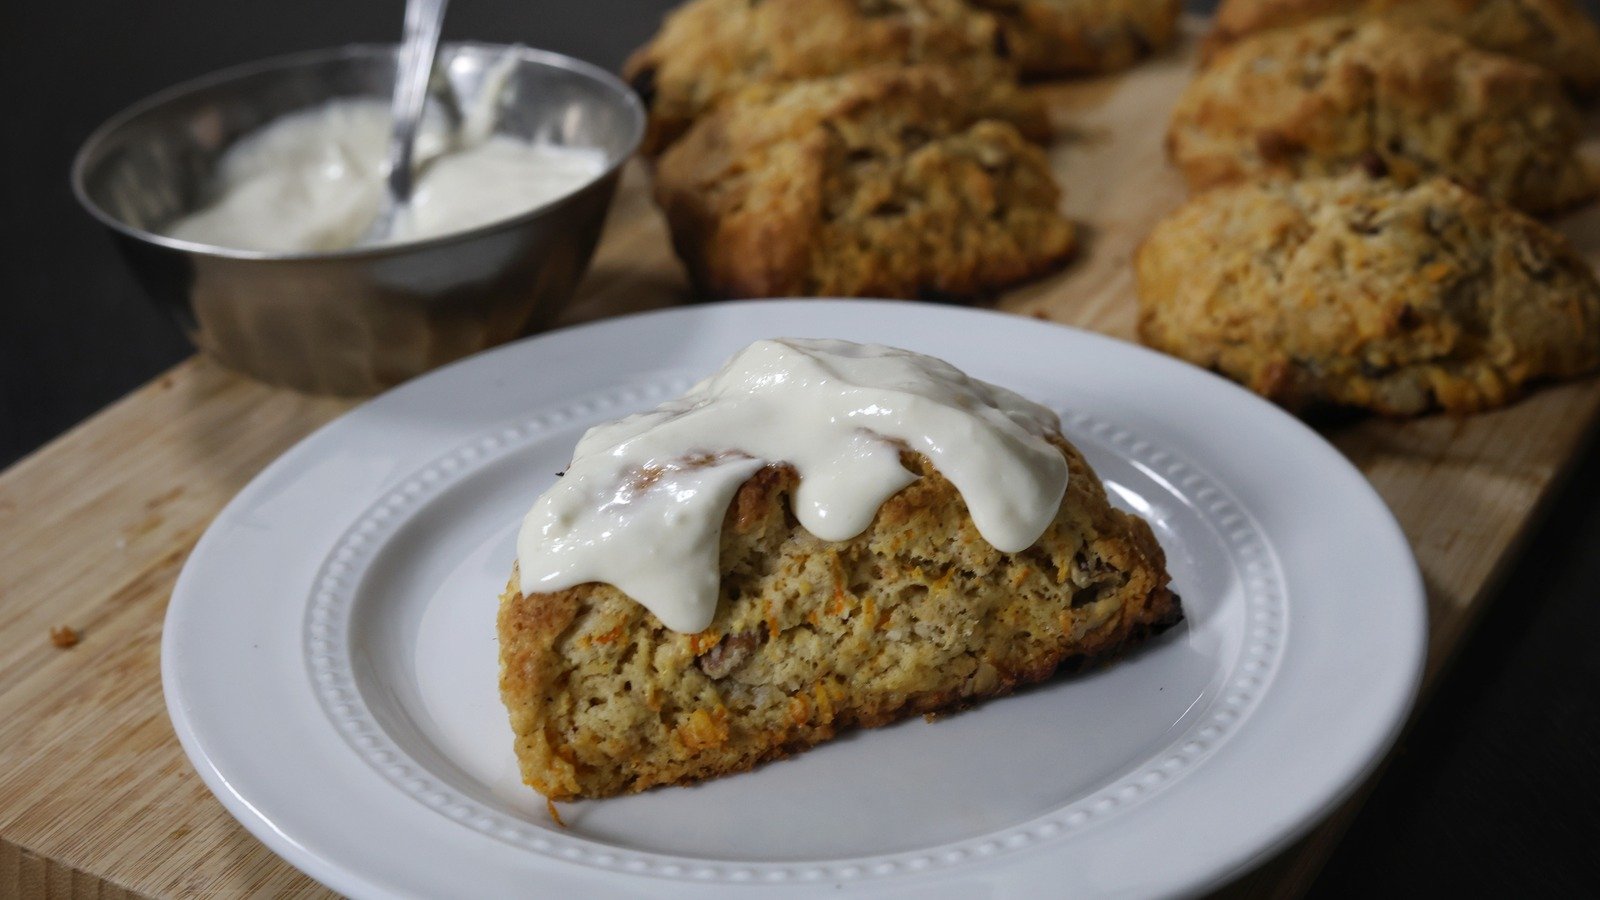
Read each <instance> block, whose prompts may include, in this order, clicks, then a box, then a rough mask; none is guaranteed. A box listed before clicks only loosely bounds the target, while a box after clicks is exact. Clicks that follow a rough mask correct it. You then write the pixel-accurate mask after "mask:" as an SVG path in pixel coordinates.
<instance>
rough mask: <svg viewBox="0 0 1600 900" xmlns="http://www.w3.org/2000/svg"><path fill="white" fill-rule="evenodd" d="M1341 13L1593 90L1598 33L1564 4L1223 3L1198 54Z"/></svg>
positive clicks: (1599, 64) (1598, 83) (1599, 55)
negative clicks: (1449, 40) (1529, 66)
mask: <svg viewBox="0 0 1600 900" xmlns="http://www.w3.org/2000/svg"><path fill="white" fill-rule="evenodd" d="M1347 14H1348V15H1357V16H1363V17H1382V18H1385V19H1388V20H1389V21H1392V22H1401V23H1404V24H1407V25H1421V26H1424V27H1427V28H1434V29H1437V30H1439V31H1448V32H1450V33H1451V34H1455V35H1458V36H1460V37H1462V38H1464V39H1465V40H1466V41H1467V42H1468V43H1470V44H1472V45H1473V46H1474V47H1478V48H1480V49H1483V50H1492V51H1494V52H1495V53H1504V54H1505V55H1507V56H1515V57H1517V58H1518V59H1524V60H1527V61H1528V62H1531V63H1537V64H1539V65H1541V66H1544V67H1546V68H1548V69H1553V70H1555V72H1556V73H1557V74H1558V75H1560V76H1561V77H1562V79H1564V80H1565V81H1566V82H1567V84H1568V85H1569V86H1570V87H1572V88H1573V89H1574V90H1576V91H1578V92H1580V93H1585V94H1592V93H1594V92H1595V91H1596V90H1597V89H1600V26H1596V24H1595V23H1594V21H1593V20H1591V19H1590V18H1589V17H1588V16H1586V15H1584V12H1583V10H1582V9H1579V8H1578V4H1575V3H1573V2H1572V0H1223V2H1222V3H1220V4H1218V6H1217V14H1216V16H1214V17H1213V18H1212V23H1213V25H1212V29H1211V33H1210V34H1209V35H1207V36H1206V40H1205V44H1204V45H1203V46H1202V48H1201V53H1202V56H1203V57H1204V58H1206V59H1209V58H1211V57H1212V56H1214V55H1216V54H1217V53H1219V52H1221V50H1222V48H1224V47H1226V46H1228V45H1229V44H1232V43H1234V42H1236V41H1238V40H1240V39H1242V38H1245V37H1248V36H1249V35H1252V34H1256V33H1258V32H1262V31H1268V30H1270V29H1274V28H1283V27H1285V26H1289V25H1298V24H1300V23H1302V22H1309V21H1312V20H1314V19H1320V18H1323V17H1325V16H1333V15H1347Z"/></svg>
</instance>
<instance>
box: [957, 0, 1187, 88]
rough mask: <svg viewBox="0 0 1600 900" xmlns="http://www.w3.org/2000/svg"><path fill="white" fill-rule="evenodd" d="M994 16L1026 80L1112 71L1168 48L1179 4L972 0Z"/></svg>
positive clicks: (1173, 0)
mask: <svg viewBox="0 0 1600 900" xmlns="http://www.w3.org/2000/svg"><path fill="white" fill-rule="evenodd" d="M971 2H972V4H973V5H974V6H978V7H981V8H983V9H986V10H988V11H990V12H992V13H994V14H995V16H996V18H998V19H999V21H1000V26H1001V28H1003V29H1004V32H1005V41H1006V46H1007V48H1008V49H1009V53H1010V56H1011V58H1012V59H1013V60H1014V61H1015V62H1016V64H1017V66H1018V68H1020V69H1021V70H1022V73H1023V74H1024V75H1030V76H1039V77H1049V76H1055V75H1080V74H1088V73H1095V72H1113V71H1116V70H1118V69H1125V68H1127V67H1129V66H1131V65H1133V64H1134V63H1136V62H1138V61H1139V60H1140V59H1142V58H1144V57H1145V56H1148V55H1149V54H1151V53H1157V52H1160V51H1162V50H1165V49H1166V48H1167V47H1170V46H1172V42H1173V40H1174V39H1175V38H1176V37H1177V35H1178V14H1179V13H1180V12H1182V10H1183V3H1182V2H1181V0H971Z"/></svg>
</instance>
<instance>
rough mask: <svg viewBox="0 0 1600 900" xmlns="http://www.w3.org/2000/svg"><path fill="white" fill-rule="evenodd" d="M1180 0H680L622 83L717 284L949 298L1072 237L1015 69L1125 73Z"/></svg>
mask: <svg viewBox="0 0 1600 900" xmlns="http://www.w3.org/2000/svg"><path fill="white" fill-rule="evenodd" d="M1178 10H1179V3H1178V0H761V2H751V0H691V2H689V3H686V4H685V5H683V6H682V7H679V8H678V9H677V10H675V11H674V12H673V13H672V14H670V15H669V16H668V17H667V19H666V21H665V22H664V23H663V26H662V28H661V30H660V32H659V33H658V34H657V35H656V37H655V38H654V39H652V40H651V42H650V43H649V44H647V45H646V46H644V47H643V48H641V49H640V50H639V51H638V52H637V53H635V54H634V56H633V57H632V59H630V60H629V62H628V64H627V66H626V67H625V71H624V74H625V76H626V77H627V78H628V79H629V81H630V83H631V84H633V86H634V88H635V89H636V90H637V91H638V92H639V94H640V96H641V97H642V98H643V99H644V101H645V104H646V105H647V106H648V108H649V110H650V124H649V128H648V132H647V134H646V138H645V143H644V148H643V152H644V154H645V156H646V157H647V158H649V159H651V160H652V161H653V164H654V175H655V196H656V200H657V202H658V203H659V205H660V206H661V208H662V210H663V212H664V213H665V215H666V218H667V223H668V225H669V227H670V229H671V232H672V239H673V244H674V246H675V248H676V249H677V252H678V255H679V256H680V257H681V258H682V259H683V261H684V263H685V265H686V267H687V268H688V270H689V273H690V275H691V276H692V278H693V280H694V282H695V285H696V287H697V288H698V290H699V291H700V292H701V293H703V294H705V295H707V296H711V297H762V296H823V295H827V296H878V297H902V298H924V299H947V298H963V297H970V296H976V295H981V294H985V293H988V292H990V291H993V290H995V289H998V288H1001V287H1004V286H1006V285H1009V284H1012V283H1015V282H1018V281H1022V280H1025V279H1028V278H1032V277H1036V276H1038V275H1040V274H1042V273H1044V272H1047V271H1049V270H1051V269H1053V268H1055V267H1056V266H1058V265H1060V264H1061V263H1063V262H1064V261H1065V260H1067V259H1068V258H1069V257H1070V256H1071V255H1072V253H1073V252H1074V250H1075V248H1076V243H1077V238H1076V234H1075V229H1074V227H1073V224H1072V223H1071V222H1070V221H1069V220H1067V219H1066V218H1065V217H1063V216H1062V215H1061V214H1060V212H1059V211H1058V206H1059V199H1060V188H1059V187H1058V186H1057V184H1056V182H1055V179H1054V177H1053V176H1052V174H1051V172H1050V167H1049V163H1048V160H1047V158H1046V155H1045V151H1044V148H1043V146H1042V144H1043V143H1044V142H1046V141H1048V140H1049V137H1050V123H1049V117H1048V115H1047V114H1046V111H1045V110H1044V108H1043V107H1042V106H1041V105H1040V104H1039V102H1038V101H1037V100H1036V99H1035V98H1033V97H1031V96H1030V95H1029V94H1028V93H1027V92H1026V91H1024V90H1023V89H1021V88H1020V87H1019V84H1018V79H1019V78H1021V77H1042V76H1056V75H1063V74H1073V73H1084V72H1098V71H1106V70H1110V69H1115V68H1120V67H1123V66H1127V65H1130V64H1131V63H1133V62H1134V61H1135V60H1137V59H1138V58H1140V57H1141V56H1143V55H1145V54H1147V53H1149V52H1150V51H1152V50H1154V49H1159V48H1161V47H1164V46H1166V45H1167V44H1169V43H1171V41H1172V40H1173V38H1174V36H1175V33H1176V20H1177V15H1178Z"/></svg>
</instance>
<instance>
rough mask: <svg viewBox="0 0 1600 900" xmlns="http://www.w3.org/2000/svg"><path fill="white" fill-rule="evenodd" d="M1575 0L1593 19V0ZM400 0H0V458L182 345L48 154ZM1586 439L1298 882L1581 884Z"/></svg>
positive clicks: (600, 24)
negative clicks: (1341, 838)
mask: <svg viewBox="0 0 1600 900" xmlns="http://www.w3.org/2000/svg"><path fill="white" fill-rule="evenodd" d="M669 5H671V4H670V3H668V2H665V0H588V2H563V3H556V2H537V0H493V2H490V0H456V2H455V3H454V4H453V7H452V9H451V10H450V19H449V22H448V24H447V26H446V28H445V37H446V39H447V40H448V39H450V38H471V39H478V40H487V41H501V42H507V43H512V42H521V43H526V44H530V45H533V46H538V47H545V48H549V49H553V50H558V51H561V52H565V53H570V54H572V55H574V56H579V57H582V58H585V59H588V60H591V61H593V62H596V63H599V64H601V65H604V66H607V67H610V68H615V67H616V66H617V65H618V64H619V63H620V62H621V60H622V58H623V57H624V56H625V55H626V53H627V52H628V50H629V49H630V48H632V47H633V46H635V45H636V44H638V43H640V42H641V41H643V40H644V39H645V38H646V37H647V36H648V35H649V34H650V33H651V32H652V31H653V30H654V28H655V26H656V23H657V21H658V19H659V16H660V13H661V11H662V10H663V9H665V8H666V7H668V6H669ZM1587 5H1588V6H1589V9H1590V11H1591V13H1593V12H1594V11H1595V9H1596V6H1597V5H1600V0H1587ZM401 7H402V4H401V2H400V0H389V2H355V0H346V2H334V3H330V2H316V0H231V2H230V0H221V2H219V0H167V2H159V3H158V2H150V0H137V2H127V0H124V2H109V0H81V2H59V0H56V2H51V0H29V2H22V0H3V2H0V86H3V87H4V88H5V97H6V110H7V113H8V115H7V117H6V119H5V121H4V122H3V124H0V466H4V465H8V464H9V463H10V462H12V461H14V460H15V459H17V458H19V457H20V456H22V455H24V454H26V453H28V452H31V451H32V450H33V449H35V448H37V447H38V446H40V445H41V444H43V443H44V442H46V441H48V440H49V439H50V438H52V437H54V436H55V435H57V434H59V433H60V432H62V431H63V430H65V429H67V428H69V427H71V426H72V425H73V424H75V423H76V422H78V421H80V420H82V419H84V418H86V417H88V416H90V415H92V414H93V413H94V412H95V411H96V410H98V409H99V408H100V407H102V406H104V405H106V404H108V403H110V402H111V401H113V400H116V399H117V398H118V397H121V396H122V395H123V394H125V393H127V392H128V391H129V390H131V389H132V388H134V387H136V386H137V385H139V384H141V383H142V382H144V381H146V380H148V379H150V378H152V377H153V376H155V375H156V374H158V373H160V372H161V371H162V370H164V369H165V368H167V367H168V366H170V365H172V364H174V363H176V362H177V361H179V360H180V359H182V358H184V357H185V356H187V355H188V354H189V353H190V352H191V351H190V348H189V346H188V344H187V342H186V340H185V339H184V338H183V336H182V335H181V334H180V333H179V332H178V331H177V330H176V328H175V327H173V326H172V324H171V323H169V322H168V321H167V320H166V319H164V318H162V317H161V316H158V315H157V314H156V313H155V312H154V311H153V310H152V308H151V307H150V306H149V305H148V304H147V303H146V302H145V301H144V298H143V297H142V296H141V295H140V294H139V292H138V290H137V289H136V288H135V286H134V284H133V282H132V281H131V279H130V278H129V277H128V276H127V275H126V273H125V272H124V271H123V269H122V268H121V265H120V263H119V261H118V259H117V258H116V257H115V255H114V254H113V252H112V249H111V245H110V243H109V241H107V240H106V238H105V237H104V235H103V234H101V233H100V231H99V230H98V227H97V226H96V225H95V224H94V223H93V222H92V221H91V220H90V218H89V217H88V215H86V214H85V213H83V212H82V211H81V210H80V209H78V207H77V205H76V203H75V202H74V200H73V198H72V194H71V191H70V190H69V188H68V183H67V172H68V166H69V164H70V161H71V159H72V155H73V153H74V152H75V150H76V149H77V147H78V145H79V144H80V143H81V142H82V141H83V139H84V138H85V137H86V136H87V135H88V134H89V132H90V131H91V130H92V129H93V128H94V127H95V126H96V125H98V124H99V123H100V122H102V121H103V120H105V119H106V118H107V117H109V116H110V115H112V114H113V113H115V112H116V111H118V110H119V109H121V108H122V107H124V106H126V105H128V104H130V103H132V102H133V101H135V100H138V99H139V98H141V97H143V96H145V95H147V94H149V93H152V92H154V91H156V90H159V89H161V88H163V87H166V86H168V85H171V84H173V83H174V82H177V81H181V80H184V79H187V78H191V77H194V76H197V75H201V74H204V73H206V72H209V71H211V70H214V69H218V68H222V67H225V66H229V65H232V64H235V63H239V62H244V61H247V60H251V59H257V58H261V57H264V56H271V55H277V54H280V53H288V52H291V51H296V50H305V49H312V48H317V47H325V46H331V45H335V44H341V43H349V42H357V41H385V40H393V39H394V36H395V35H397V34H398V33H399V28H400V18H401ZM1591 443H1593V442H1591ZM1594 449H1595V448H1591V451H1589V452H1585V453H1584V454H1582V456H1581V458H1580V459H1581V462H1580V463H1579V465H1578V467H1577V469H1576V471H1575V472H1574V473H1572V475H1571V477H1570V478H1569V479H1568V480H1567V482H1566V483H1565V484H1564V485H1563V486H1562V487H1560V488H1559V489H1558V494H1559V498H1558V500H1557V502H1556V503H1555V504H1554V505H1553V509H1552V511H1551V513H1550V515H1549V516H1548V517H1547V518H1546V520H1545V521H1543V522H1542V523H1540V524H1539V525H1538V526H1537V527H1536V528H1534V529H1533V532H1532V533H1531V534H1530V535H1529V538H1528V541H1527V550H1526V552H1525V553H1524V554H1522V557H1521V559H1520V560H1519V561H1518V563H1517V564H1516V565H1515V566H1514V567H1513V569H1512V571H1510V572H1508V573H1506V574H1505V577H1504V580H1503V587H1502V588H1501V589H1500V591H1499V592H1498V596H1497V598H1496V599H1495V601H1494V603H1493V604H1492V605H1491V607H1490V608H1489V611H1488V614H1487V616H1486V618H1485V620H1484V622H1483V624H1482V626H1481V627H1480V628H1479V630H1478V632H1477V634H1476V635H1475V636H1474V638H1473V639H1472V640H1471V642H1470V643H1469V644H1468V646H1467V647H1466V649H1465V651H1464V652H1463V654H1462V656H1461V659H1460V662H1459V663H1458V665H1456V666H1455V668H1454V670H1453V671H1451V672H1450V673H1448V676H1447V678H1446V679H1445V680H1444V686H1443V688H1442V690H1441V692H1440V693H1439V695H1438V696H1437V697H1436V698H1435V700H1434V702H1433V703H1432V704H1431V705H1430V706H1429V708H1428V710H1427V711H1426V713H1424V714H1423V715H1422V716H1421V717H1420V718H1419V719H1418V720H1417V721H1416V722H1415V723H1414V725H1413V727H1412V729H1411V730H1410V731H1409V732H1408V734H1407V736H1406V737H1405V738H1404V739H1403V741H1402V744H1401V746H1400V748H1399V750H1398V752H1397V753H1396V755H1395V758H1394V762H1393V764H1392V765H1391V766H1390V767H1389V768H1388V770H1387V773H1386V774H1385V775H1384V777H1383V779H1382V780H1381V782H1380V783H1379V785H1378V788H1377V791H1376V793H1375V795H1374V797H1373V799H1372V801H1371V802H1370V803H1369V804H1368V805H1367V807H1366V808H1365V809H1364V810H1363V812H1362V814H1361V816H1360V818H1359V819H1358V821H1357V823H1356V825H1355V827H1354V828H1353V829H1352V830H1351V832H1350V835H1349V837H1348V838H1347V839H1346V841H1345V842H1344V843H1343V845H1342V846H1341V847H1340V849H1339V851H1338V853H1337V854H1336V855H1335V857H1334V859H1333V861H1332V863H1331V864H1330V865H1329V867H1328V868H1327V870H1326V871H1325V872H1324V874H1323V877H1322V880H1321V882H1320V885H1319V888H1318V890H1317V893H1318V894H1319V895H1326V896H1344V895H1347V894H1353V893H1357V892H1370V891H1378V892H1381V893H1382V894H1389V893H1399V892H1401V891H1405V892H1411V891H1418V890H1426V889H1430V888H1431V889H1435V890H1438V889H1443V890H1449V891H1452V892H1459V893H1461V894H1463V895H1467V896H1478V895H1483V894H1485V893H1490V892H1511V893H1514V894H1516V895H1531V896H1580V895H1590V896H1600V774H1597V772H1600V700H1597V697H1600V693H1597V688H1600V604H1597V603H1596V599H1597V597H1596V595H1597V593H1600V554H1597V553H1596V550H1597V548H1600V508H1597V503H1596V500H1597V498H1600V462H1597V461H1591V460H1593V459H1594V457H1595V455H1596V454H1595V453H1594V452H1593V450H1594ZM129 452H137V448H130V450H129ZM0 539H3V538H0ZM1150 852H1152V853H1160V852H1161V849H1160V848H1157V847H1152V848H1151V851H1150Z"/></svg>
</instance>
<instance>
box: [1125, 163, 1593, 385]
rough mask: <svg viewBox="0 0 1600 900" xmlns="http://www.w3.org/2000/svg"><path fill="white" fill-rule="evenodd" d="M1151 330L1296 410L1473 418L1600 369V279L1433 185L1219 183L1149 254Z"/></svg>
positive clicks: (1144, 303)
mask: <svg viewBox="0 0 1600 900" xmlns="http://www.w3.org/2000/svg"><path fill="white" fill-rule="evenodd" d="M1135 267H1136V270H1137V276H1138V291H1139V334H1140V337H1141V339H1142V340H1143V341H1144V342H1145V343H1147V344H1149V345H1151V346H1152V347H1155V348H1157V349H1159V350H1162V351H1165V352H1167V353H1170V354H1173V355H1175V356H1179V357H1182V358H1184V359H1187V360H1189V361H1190V362H1193V363H1195V364H1197V365H1200V366H1205V367H1207V368H1210V369H1213V370H1215V371H1218V372H1220V373H1222V374H1224V375H1227V376H1228V377H1230V378H1233V379H1234V380H1236V381H1239V382H1241V383H1242V384H1244V385H1245V386H1247V387H1249V388H1250V389H1251V390H1253V391H1256V392H1257V393H1259V394H1262V395H1264V396H1266V397H1268V398H1270V399H1272V400H1274V401H1276V402H1278V403H1280V404H1283V405H1284V406H1287V407H1289V408H1291V409H1303V408H1308V407H1318V406H1346V407H1362V408H1366V409H1369V410H1373V411H1376V412H1379V413H1383V414H1386V415H1413V414H1417V413H1422V412H1425V411H1428V410H1430V409H1433V408H1443V409H1445V410H1449V411H1451V412H1473V411H1477V410H1481V409H1485V408H1488V407H1492V406H1497V405H1500V404H1503V403H1506V402H1507V401H1509V400H1510V399H1512V398H1513V397H1514V396H1515V395H1516V394H1517V392H1518V391H1519V389H1521V388H1522V387H1523V386H1524V385H1525V384H1526V383H1527V382H1529V381H1531V380H1534V379H1540V378H1561V377H1570V376H1576V375H1580V374H1583V373H1586V372H1589V371H1591V370H1593V369H1594V368H1595V366H1596V364H1597V362H1600V285H1597V284H1596V282H1595V278H1594V275H1593V273H1591V271H1590V270H1589V267H1588V265H1587V263H1585V262H1584V260H1583V259H1582V258H1581V257H1579V256H1578V255H1577V254H1576V253H1575V252H1574V251H1573V250H1572V248H1571V246H1570V245H1569V244H1568V243H1567V241H1566V240H1565V239H1564V238H1563V237H1562V236H1561V235H1559V234H1557V233H1556V232H1554V231H1552V230H1551V229H1549V228H1547V227H1546V226H1544V225H1543V224H1541V223H1539V222H1537V221H1535V220H1533V219H1531V218H1529V217H1527V216H1525V215H1523V214H1521V213H1519V212H1517V211H1515V210H1513V209H1510V208H1508V207H1505V206H1503V205H1501V204H1497V203H1494V202H1492V201H1489V200H1485V199H1483V198H1481V197H1478V196H1476V195H1474V194H1472V193H1470V192H1468V191H1466V190H1463V189H1462V188H1461V187H1459V186H1457V185H1455V184H1453V183H1451V182H1449V181H1446V180H1443V179H1434V180H1430V181H1426V182H1423V183H1422V184H1419V185H1417V186H1415V187H1411V188H1401V187H1399V186H1397V185H1395V184H1394V183H1393V182H1389V181H1385V180H1380V179H1371V178H1367V177H1366V176H1363V175H1360V174H1355V175H1349V176H1345V177H1343V178H1338V179H1326V178H1325V179H1308V180H1305V181H1300V182H1291V183H1275V184H1251V185H1241V186H1237V187H1231V188H1222V189H1219V190H1215V191H1211V192H1209V193H1206V194H1202V195H1200V196H1198V197H1196V198H1194V199H1192V200H1190V201H1189V202H1188V203H1187V204H1186V205H1185V206H1183V207H1181V208H1180V209H1178V210H1177V212H1175V213H1174V214H1172V215H1171V216H1170V217H1168V218H1167V219H1165V220H1164V221H1162V222H1161V223H1160V224H1159V225H1158V226H1157V227H1156V228H1155V230H1154V231H1153V232H1152V233H1151V234H1150V236H1149V238H1148V239H1146V241H1145V242H1144V244H1143V245H1142V246H1141V247H1140V249H1139V252H1138V255H1137V258H1136V260H1135Z"/></svg>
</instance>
